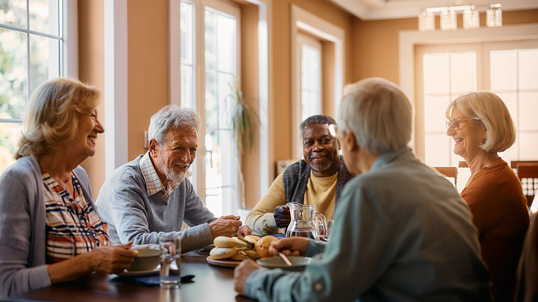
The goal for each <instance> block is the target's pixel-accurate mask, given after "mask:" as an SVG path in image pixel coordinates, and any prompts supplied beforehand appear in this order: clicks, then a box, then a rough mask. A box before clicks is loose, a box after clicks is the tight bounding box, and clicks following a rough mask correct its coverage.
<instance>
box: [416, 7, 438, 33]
mask: <svg viewBox="0 0 538 302" xmlns="http://www.w3.org/2000/svg"><path fill="white" fill-rule="evenodd" d="M418 29H419V30H420V31H432V30H435V15H434V14H433V13H432V12H428V11H426V10H422V12H421V13H420V14H419V15H418Z"/></svg>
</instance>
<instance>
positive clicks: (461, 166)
mask: <svg viewBox="0 0 538 302" xmlns="http://www.w3.org/2000/svg"><path fill="white" fill-rule="evenodd" d="M458 168H469V165H467V162H464V161H460V162H459V165H458Z"/></svg>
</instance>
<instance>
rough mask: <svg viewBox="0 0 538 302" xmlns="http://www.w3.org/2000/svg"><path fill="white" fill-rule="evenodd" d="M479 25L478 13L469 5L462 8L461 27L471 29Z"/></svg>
mask: <svg viewBox="0 0 538 302" xmlns="http://www.w3.org/2000/svg"><path fill="white" fill-rule="evenodd" d="M479 27H480V13H478V10H477V9H476V8H475V7H474V5H471V6H470V7H469V8H467V9H464V10H463V28H464V29H473V28H479Z"/></svg>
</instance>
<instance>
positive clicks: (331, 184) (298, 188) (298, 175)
mask: <svg viewBox="0 0 538 302" xmlns="http://www.w3.org/2000/svg"><path fill="white" fill-rule="evenodd" d="M335 124H336V122H335V121H334V119H333V118H331V117H329V116H325V115H313V116H311V117H309V118H307V119H306V120H304V121H303V122H302V123H301V126H300V127H299V130H300V133H301V142H302V146H303V158H304V159H302V160H300V161H298V162H296V163H294V164H292V165H290V166H289V167H287V168H286V170H285V171H284V173H282V174H280V175H279V176H278V177H277V178H276V179H275V181H274V182H273V184H272V185H271V187H270V188H269V191H268V192H267V194H266V195H265V196H264V197H263V198H262V200H260V202H258V204H257V205H256V207H254V209H253V210H252V211H250V213H249V214H248V216H247V219H246V225H248V226H249V227H250V228H251V229H252V232H253V234H255V235H258V236H263V235H267V234H275V233H278V232H279V229H281V228H286V227H287V226H288V225H289V223H290V219H291V217H290V210H289V208H288V207H287V206H286V203H288V202H297V203H301V204H313V205H315V206H316V211H317V212H320V213H322V214H323V215H325V217H326V218H327V219H332V217H333V213H334V208H335V204H337V203H338V199H339V197H340V194H341V193H342V189H343V188H344V185H345V184H346V183H347V182H348V181H349V180H350V179H351V178H352V177H353V176H354V175H352V174H351V173H350V172H348V170H347V168H346V166H345V164H344V161H343V159H342V158H341V156H340V155H339V154H338V152H339V150H340V146H339V144H338V140H337V139H336V137H334V132H333V133H331V125H335Z"/></svg>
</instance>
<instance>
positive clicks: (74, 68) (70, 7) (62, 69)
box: [0, 0, 78, 124]
mask: <svg viewBox="0 0 538 302" xmlns="http://www.w3.org/2000/svg"><path fill="white" fill-rule="evenodd" d="M26 4H27V5H28V2H27V3H26ZM58 5H59V6H60V7H59V11H60V12H61V14H62V16H61V17H60V18H59V31H60V32H59V33H58V35H50V34H46V33H42V34H38V35H39V36H41V37H52V38H55V37H57V38H58V40H59V41H60V43H61V44H60V47H59V58H58V59H59V60H58V63H59V66H58V75H59V77H74V78H78V9H77V7H78V0H60V1H58ZM27 15H28V12H27ZM0 29H7V30H12V31H16V32H19V33H23V34H26V36H27V40H26V43H27V45H28V43H30V39H29V35H30V34H36V33H35V32H33V31H32V30H30V28H28V20H27V28H26V29H23V28H18V27H14V26H10V25H7V24H0ZM27 49H29V47H28V46H27ZM26 56H27V57H26V60H27V64H26V71H27V73H26V74H27V85H26V101H27V102H28V100H29V99H30V95H31V93H30V70H29V68H30V64H28V61H29V53H27V54H26ZM22 122H23V120H22V119H3V118H0V123H15V124H21V123H22Z"/></svg>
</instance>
